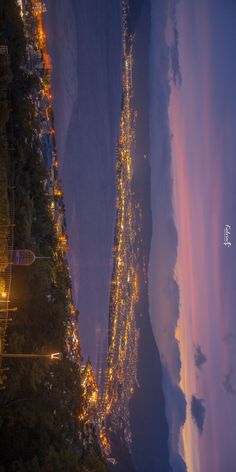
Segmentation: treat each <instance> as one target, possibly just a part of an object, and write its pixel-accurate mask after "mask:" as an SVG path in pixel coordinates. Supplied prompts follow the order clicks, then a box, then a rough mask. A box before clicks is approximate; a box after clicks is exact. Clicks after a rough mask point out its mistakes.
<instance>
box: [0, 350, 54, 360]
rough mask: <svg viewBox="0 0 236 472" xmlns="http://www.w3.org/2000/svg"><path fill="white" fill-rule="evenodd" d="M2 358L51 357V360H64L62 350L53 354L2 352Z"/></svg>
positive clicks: (0, 356) (0, 353)
mask: <svg viewBox="0 0 236 472" xmlns="http://www.w3.org/2000/svg"><path fill="white" fill-rule="evenodd" d="M0 358H4V359H5V358H7V359H9V358H16V359H49V360H62V353H61V352H53V353H52V354H31V353H30V354H22V353H21V354H18V353H8V352H0Z"/></svg>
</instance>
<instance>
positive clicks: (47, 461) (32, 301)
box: [0, 0, 108, 472]
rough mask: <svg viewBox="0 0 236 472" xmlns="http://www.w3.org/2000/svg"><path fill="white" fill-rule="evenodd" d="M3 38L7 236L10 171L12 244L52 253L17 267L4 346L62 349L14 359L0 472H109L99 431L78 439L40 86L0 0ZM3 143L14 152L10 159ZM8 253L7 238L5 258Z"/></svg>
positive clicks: (2, 216)
mask: <svg viewBox="0 0 236 472" xmlns="http://www.w3.org/2000/svg"><path fill="white" fill-rule="evenodd" d="M0 44H7V45H8V48H9V54H10V58H11V64H10V66H9V68H8V70H7V73H6V74H5V75H4V74H3V75H2V76H1V78H0V100H1V112H0V140H1V162H0V164H1V165H0V186H1V198H0V228H1V230H0V231H1V240H2V239H4V238H2V235H3V233H4V231H5V230H4V229H3V226H2V225H3V224H4V222H5V221H8V213H9V211H8V198H7V179H8V181H10V179H11V178H12V175H13V173H14V181H15V225H16V226H15V247H17V248H24V247H27V248H30V249H32V250H33V251H34V252H35V253H36V254H37V255H43V256H47V257H48V258H49V259H47V260H39V261H36V263H35V264H34V265H32V266H30V267H16V268H15V269H14V271H13V286H12V291H11V300H12V302H13V303H14V304H16V305H17V306H18V311H17V312H16V313H13V314H12V316H13V321H12V324H11V327H10V328H9V330H8V351H9V352H35V353H47V352H54V351H60V352H63V354H64V357H63V360H62V361H53V362H48V361H45V360H37V361H35V360H24V361H21V360H18V359H17V360H16V359H12V360H11V361H9V362H8V364H7V366H8V367H9V373H8V376H7V381H6V388H5V390H3V391H1V394H0V450H1V460H0V472H4V471H10V472H11V471H12V472H20V471H22V472H23V471H24V472H27V471H29V472H31V471H34V472H37V471H43V472H54V471H55V472H57V471H58V472H60V471H68V472H70V471H73V472H76V471H80V472H89V471H91V472H93V471H98V472H99V471H100V472H103V471H104V472H105V471H106V470H108V469H107V466H106V465H105V463H104V461H103V459H102V457H101V452H100V448H99V446H98V444H97V441H96V437H95V434H94V433H93V434H92V436H91V437H90V441H89V446H88V447H86V448H85V447H84V442H83V441H82V439H81V438H83V437H84V436H83V431H84V429H83V424H82V423H81V422H79V419H78V418H79V414H80V412H81V409H82V407H83V395H82V387H81V379H80V369H79V366H78V365H77V364H75V363H73V362H72V361H71V360H70V359H69V358H68V356H67V353H66V351H65V337H66V330H67V320H68V298H67V295H68V290H69V289H70V288H71V280H70V276H69V272H68V267H67V264H66V263H65V260H64V257H63V255H62V253H60V252H58V251H57V241H56V233H55V229H54V224H53V221H52V218H51V214H50V209H49V203H50V201H49V196H48V195H47V194H46V192H45V186H44V180H45V177H46V172H47V170H46V168H45V165H44V162H43V160H42V158H41V155H40V152H39V149H38V140H37V133H38V126H39V125H38V123H37V120H36V118H35V110H34V103H33V100H32V99H31V97H32V93H33V92H34V90H36V88H37V87H38V82H37V79H36V78H34V77H32V76H28V75H27V73H26V72H25V71H24V70H23V69H22V67H21V65H22V64H23V63H24V53H25V38H24V30H23V25H22V21H21V18H20V15H19V10H18V7H17V5H16V1H15V0H8V1H4V0H0ZM4 127H5V130H6V131H5V135H4V136H3V128H4ZM7 146H10V147H11V148H12V150H13V151H12V152H11V154H10V156H9V155H8V154H7V151H6V149H7ZM3 161H4V163H5V167H4V166H3ZM4 169H5V170H4ZM4 234H5V233H4ZM5 236H7V235H6V234H5ZM4 251H5V248H4V246H2V243H1V246H0V260H1V261H2V260H4V254H5V252H4Z"/></svg>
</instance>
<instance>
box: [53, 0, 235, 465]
mask: <svg viewBox="0 0 236 472" xmlns="http://www.w3.org/2000/svg"><path fill="white" fill-rule="evenodd" d="M47 7H48V12H47V14H46V17H45V19H46V26H47V34H48V40H49V51H50V53H51V55H52V62H53V93H54V110H55V125H56V138H57V149H58V154H59V160H60V164H61V166H60V167H61V175H62V182H63V188H64V194H65V195H64V197H65V205H66V217H67V225H68V233H69V241H70V253H69V262H70V267H71V273H72V279H73V291H74V296H75V302H76V304H77V306H78V308H79V310H80V337H81V344H82V354H83V355H84V357H85V358H87V356H90V358H91V359H92V361H93V362H94V365H95V366H96V364H97V362H98V358H99V356H100V355H101V352H102V347H103V342H104V340H105V339H106V331H107V326H108V308H109V293H110V282H111V271H112V246H113V240H114V222H115V158H116V142H117V137H118V133H119V118H120V109H121V24H120V2H119V1H118V0H112V1H109V0H78V1H76V0H67V1H65V0H56V1H54V0H48V1H47ZM131 7H132V8H131V17H130V21H131V22H130V28H132V29H133V30H134V32H135V33H136V46H135V58H136V59H135V60H136V65H137V64H139V65H138V66H136V65H135V64H134V71H136V76H135V78H134V79H135V84H136V85H135V93H136V96H134V101H135V104H136V108H137V111H138V114H139V116H140V121H139V122H138V123H139V128H138V132H139V137H138V139H137V142H138V146H137V156H138V155H139V157H140V155H141V154H140V153H141V152H143V149H144V147H145V146H146V150H147V152H148V156H147V157H148V160H149V161H148V162H150V167H149V171H146V174H143V175H144V177H143V180H142V179H141V178H137V182H136V185H137V187H138V186H140V189H139V190H138V188H137V192H140V195H142V199H143V209H144V211H146V212H147V213H148V212H151V219H152V222H149V221H147V222H146V237H147V238H148V240H149V243H148V244H149V247H150V249H151V250H150V258H149V270H148V277H149V286H148V302H149V312H148V302H147V300H146V301H145V303H146V302H147V303H146V305H145V306H146V307H147V308H146V311H147V317H146V322H145V323H146V324H145V323H144V325H145V326H144V325H143V328H142V329H143V333H144V332H145V336H144V335H143V336H144V338H145V343H144V342H142V343H141V344H140V345H141V346H142V349H143V350H145V352H146V350H147V352H150V351H148V349H150V350H151V348H150V347H149V348H148V345H149V344H151V343H152V341H150V340H152V332H151V329H150V330H149V328H147V326H149V322H150V320H151V326H152V331H153V335H154V338H155V341H156V347H155V349H156V348H157V349H158V351H159V353H160V359H161V366H162V369H161V370H162V375H160V374H158V373H157V372H156V374H155V375H156V380H157V382H159V384H160V387H159V392H160V389H161V390H163V392H164V398H165V401H164V403H161V408H162V412H161V413H160V415H161V414H162V415H164V416H165V417H166V418H167V421H168V428H169V438H168V451H169V452H168V454H169V460H170V463H171V465H172V468H173V470H174V471H177V472H179V471H184V470H186V467H187V470H188V471H190V472H200V471H201V472H209V471H212V472H225V471H227V472H234V471H235V470H236V452H235V446H234V438H235V437H236V408H235V404H236V400H235V392H236V361H235V359H236V317H235V305H236V304H235V301H236V300H235V281H236V238H235V229H234V228H235V222H236V218H235V208H236V191H235V181H236V133H235V129H236V126H235V125H236V94H235V84H236V65H235V64H236V63H235V59H234V56H235V51H236V3H235V2H234V1H233V0H180V1H175V0H170V1H169V2H168V1H165V0H143V1H140V2H137V3H136V4H135V2H131ZM142 35H143V41H142ZM134 44H135V43H134ZM142 66H143V68H142ZM135 67H136V69H135ZM142 69H143V71H145V72H143V73H142V72H141V71H142ZM144 84H145V85H144ZM144 89H145V90H147V93H146V94H144V92H143V90H144ZM143 142H145V143H147V144H145V146H144V144H143ZM137 172H138V167H137ZM148 172H150V175H149V177H148ZM145 209H146V210H145ZM226 225H229V226H230V236H229V240H230V242H231V246H229V247H227V246H226V245H224V242H225V240H224V230H225V227H226ZM142 231H143V234H144V239H145V227H144V228H142ZM148 244H147V246H148ZM146 253H147V254H148V249H147V250H146ZM149 314H150V319H149ZM147 333H148V334H147ZM141 336H142V331H141ZM144 338H143V339H144ZM152 349H154V348H152ZM158 351H157V350H156V352H155V353H154V351H152V355H151V354H150V356H151V357H150V358H149V361H150V359H156V360H155V362H157V363H158V362H159V360H158V359H159V357H158V355H157V352H158ZM143 352H144V351H143ZM141 355H142V353H140V356H141ZM147 358H148V355H147ZM143 365H144V364H143ZM158 368H159V367H158ZM158 368H157V371H158ZM153 369H154V372H155V366H153ZM140 372H141V367H140ZM140 375H141V374H140ZM140 388H141V392H142V386H141V387H140ZM151 388H154V387H153V385H152V387H151V382H150V390H151ZM143 391H144V390H143ZM149 394H150V395H151V392H149V393H148V388H147V384H145V400H146V399H147V398H148V395H149ZM194 399H195V400H196V399H198V400H199V401H197V402H196V401H195V400H194ZM140 401H141V400H140ZM137 414H138V413H137ZM162 419H163V418H162ZM148 421H149V422H150V423H149V427H150V429H151V431H153V435H154V436H153V437H155V434H157V429H158V426H157V424H156V423H157V422H158V416H156V415H154V416H153V419H150V417H149V420H148ZM163 421H164V420H163ZM163 424H164V423H163ZM155 428H156V429H155ZM163 428H164V426H163ZM137 440H138V439H137ZM165 441H167V439H165ZM159 446H160V444H159ZM159 446H158V448H157V452H156V454H157V455H158V454H161V453H160V447H159ZM150 454H153V455H155V448H152V449H151V452H149V455H150ZM180 455H181V456H182V459H181V457H180ZM140 460H141V459H140ZM136 461H137V457H136ZM167 462H168V461H167ZM153 463H154V464H156V466H155V470H154V469H153V470H152V471H151V470H150V471H149V472H155V471H160V472H164V471H165V470H168V469H167V468H166V469H164V468H162V467H161V466H160V465H158V462H157V461H156V462H155V461H154V462H153ZM163 463H164V462H163ZM184 463H185V464H186V467H185V465H184ZM136 466H137V464H136ZM140 467H141V466H140ZM140 467H139V469H138V470H139V471H140V472H143V471H144V468H143V467H144V466H142V467H141V468H140ZM163 467H164V466H163ZM165 467H166V466H165ZM147 472H148V471H147Z"/></svg>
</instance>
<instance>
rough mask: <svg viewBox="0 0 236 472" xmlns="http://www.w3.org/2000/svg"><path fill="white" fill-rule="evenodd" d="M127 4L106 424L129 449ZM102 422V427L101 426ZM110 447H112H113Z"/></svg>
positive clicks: (134, 333) (133, 297)
mask: <svg viewBox="0 0 236 472" xmlns="http://www.w3.org/2000/svg"><path fill="white" fill-rule="evenodd" d="M126 11H127V9H126V3H125V2H124V11H123V19H124V27H123V77H122V85H123V109H122V113H121V118H120V137H119V143H118V152H117V161H116V171H117V197H116V208H117V220H116V231H115V234H116V244H115V246H114V250H113V261H114V267H113V277H112V286H111V300H110V313H109V317H110V326H109V347H108V359H107V371H106V379H105V389H104V393H103V398H102V405H103V407H102V409H101V412H100V415H101V418H102V419H105V423H106V419H107V420H108V421H107V424H109V427H111V428H112V430H113V431H116V430H118V429H119V428H120V427H123V430H124V435H125V439H126V442H127V444H130V443H131V439H132V438H131V429H130V416H129V401H130V399H131V397H132V395H133V393H134V388H135V385H136V384H137V353H138V337H139V332H138V329H137V326H136V320H135V306H136V304H137V301H138V296H139V287H138V275H137V273H138V270H137V269H138V262H137V254H138V252H137V247H136V246H137V244H136V242H137V230H136V227H137V221H136V205H137V204H136V203H135V201H134V198H133V191H132V179H133V153H134V149H135V119H136V114H135V112H134V110H133V106H132V98H133V89H132V69H133V55H132V38H131V37H130V36H128V34H127V25H126ZM102 419H101V421H100V423H101V424H102ZM101 431H102V435H101V434H100V436H101V442H102V444H103V443H104V446H103V449H104V450H105V452H106V449H109V448H108V447H106V442H107V441H108V439H107V435H106V431H103V430H101ZM108 444H109V441H108Z"/></svg>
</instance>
